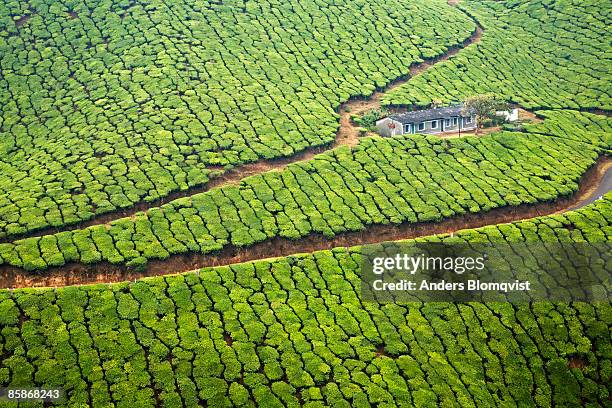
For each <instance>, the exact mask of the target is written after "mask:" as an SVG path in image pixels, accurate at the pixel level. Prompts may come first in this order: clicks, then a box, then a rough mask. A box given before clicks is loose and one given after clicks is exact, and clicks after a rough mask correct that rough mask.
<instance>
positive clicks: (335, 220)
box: [0, 111, 612, 270]
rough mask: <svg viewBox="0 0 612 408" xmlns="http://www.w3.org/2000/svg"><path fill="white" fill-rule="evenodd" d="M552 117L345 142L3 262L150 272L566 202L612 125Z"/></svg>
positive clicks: (0, 249)
mask: <svg viewBox="0 0 612 408" xmlns="http://www.w3.org/2000/svg"><path fill="white" fill-rule="evenodd" d="M548 114H550V116H551V118H550V119H547V120H545V121H544V122H542V123H541V124H538V125H533V126H531V127H529V128H528V129H529V130H528V131H526V132H507V131H506V132H500V133H497V134H493V135H490V136H489V137H486V138H466V139H449V140H441V139H439V138H437V137H435V136H417V137H415V136H413V135H408V136H405V137H404V138H395V139H381V138H371V139H363V140H362V142H361V143H360V144H359V145H358V146H357V147H356V148H354V149H352V150H349V149H348V148H340V149H336V150H333V151H331V152H330V153H326V154H321V155H319V156H317V157H316V158H315V159H313V160H311V161H306V162H303V163H298V164H294V165H291V166H289V167H288V168H287V169H285V170H283V171H276V172H268V173H264V174H262V175H257V176H253V177H249V178H246V179H244V180H243V181H242V182H241V183H240V185H239V186H227V187H222V188H218V189H213V190H211V191H209V192H205V193H201V194H196V195H193V196H191V197H188V198H181V199H178V200H175V201H173V202H171V203H169V204H166V205H164V206H162V207H160V208H152V209H150V210H148V211H147V212H146V213H139V214H137V215H136V216H135V217H131V218H123V219H118V220H116V221H113V222H112V223H111V224H110V225H98V226H93V227H88V228H86V229H83V230H75V231H66V232H61V233H59V234H55V235H46V236H43V237H40V238H39V237H36V238H27V239H25V240H19V241H15V242H14V243H6V244H0V265H2V263H4V264H8V265H12V266H17V267H22V268H25V269H26V270H45V269H47V268H48V267H50V266H61V265H64V264H65V263H70V262H80V263H85V264H95V263H98V262H100V261H105V262H110V263H113V264H125V265H127V266H129V267H133V268H136V269H142V268H144V267H145V264H146V262H147V260H149V259H167V258H169V257H170V256H171V255H175V254H183V253H186V252H199V253H203V254H207V253H211V252H213V251H217V250H220V249H222V248H224V247H226V246H229V245H232V246H235V247H248V246H250V245H252V244H254V243H257V242H261V241H264V240H268V239H271V238H274V237H282V238H289V239H294V240H298V239H300V238H304V237H306V236H307V235H309V234H313V233H314V234H322V235H324V236H326V237H333V236H335V235H337V234H341V233H343V232H350V231H361V230H365V229H366V228H367V226H369V225H373V224H401V223H417V222H420V223H423V222H436V221H441V220H443V219H447V218H449V217H453V216H460V215H462V214H465V213H478V212H483V211H488V210H491V209H493V208H498V207H505V206H518V205H520V204H534V203H538V202H550V201H554V200H555V199H558V198H559V197H564V196H569V195H571V194H572V193H574V192H575V191H576V190H577V189H578V180H579V179H580V177H581V176H582V174H583V173H584V172H585V171H586V170H587V169H588V168H589V167H590V166H592V165H593V164H594V163H595V160H596V159H597V158H598V157H599V156H600V155H603V154H604V153H606V152H607V151H609V149H610V146H611V145H610V143H611V142H612V132H611V131H610V129H611V126H612V122H611V121H610V120H609V119H607V118H605V117H602V116H598V115H591V114H580V113H578V112H568V111H559V112H550V113H548ZM568 123H569V125H567V124H568ZM566 126H568V127H569V128H568V127H566ZM569 131H571V133H570V132H569ZM567 134H569V136H567ZM449 175H451V176H449Z"/></svg>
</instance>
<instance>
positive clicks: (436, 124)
mask: <svg viewBox="0 0 612 408" xmlns="http://www.w3.org/2000/svg"><path fill="white" fill-rule="evenodd" d="M431 128H432V129H437V128H438V121H437V120H432V121H431Z"/></svg>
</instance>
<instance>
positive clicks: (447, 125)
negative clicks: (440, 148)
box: [444, 119, 451, 127]
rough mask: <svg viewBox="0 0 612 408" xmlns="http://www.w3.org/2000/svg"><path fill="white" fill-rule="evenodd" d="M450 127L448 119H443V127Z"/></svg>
mask: <svg viewBox="0 0 612 408" xmlns="http://www.w3.org/2000/svg"><path fill="white" fill-rule="evenodd" d="M450 125H451V120H450V119H444V126H446V127H449V126H450Z"/></svg>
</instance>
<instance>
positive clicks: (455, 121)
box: [453, 118, 459, 126]
mask: <svg viewBox="0 0 612 408" xmlns="http://www.w3.org/2000/svg"><path fill="white" fill-rule="evenodd" d="M457 122H459V121H458V120H457V118H453V126H457Z"/></svg>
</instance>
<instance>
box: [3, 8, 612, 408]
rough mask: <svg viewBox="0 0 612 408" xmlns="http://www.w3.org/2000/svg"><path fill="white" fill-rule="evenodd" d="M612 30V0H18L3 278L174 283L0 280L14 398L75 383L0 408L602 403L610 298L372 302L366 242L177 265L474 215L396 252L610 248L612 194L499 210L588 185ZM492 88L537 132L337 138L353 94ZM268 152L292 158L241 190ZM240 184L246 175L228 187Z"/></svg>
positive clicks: (605, 158)
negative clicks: (439, 247)
mask: <svg viewBox="0 0 612 408" xmlns="http://www.w3.org/2000/svg"><path fill="white" fill-rule="evenodd" d="M611 15H612V8H611V7H610V4H609V2H606V1H605V0H604V1H602V0H458V1H457V0H448V1H447V0H425V1H424V0H299V1H295V0H294V1H289V0H175V1H164V0H147V1H140V0H88V1H81V2H79V1H73V0H70V1H68V0H5V1H3V2H1V4H0V281H2V283H5V282H7V281H9V280H10V276H12V275H15V276H18V277H24V278H33V279H37V278H41V279H42V278H45V279H47V278H49V279H52V278H53V277H54V276H56V275H54V274H60V275H61V274H62V273H64V272H66V273H67V272H70V271H72V269H71V268H73V267H74V268H75V270H77V269H79V268H80V267H82V266H84V267H83V269H85V270H87V271H90V270H91V271H95V270H105V268H108V269H113V270H120V271H121V272H122V273H123V272H125V275H123V276H129V277H131V278H133V277H134V276H133V275H131V274H134V273H136V272H138V273H142V274H147V273H149V274H151V273H152V272H151V270H152V269H153V268H152V267H151V266H152V264H153V267H155V268H163V269H164V271H166V272H167V275H164V276H158V277H148V278H144V279H139V280H135V281H134V280H133V279H132V281H131V282H125V283H101V284H98V285H83V286H65V287H58V288H53V287H46V288H13V289H0V388H2V387H43V386H44V387H62V388H63V389H64V390H65V391H66V398H65V399H64V400H63V401H61V402H58V403H53V404H52V403H48V402H45V403H43V402H23V403H19V405H17V404H16V403H14V402H12V403H11V402H8V403H7V402H5V401H2V400H1V399H0V404H2V405H3V406H4V405H6V406H12V407H17V406H19V407H43V406H52V405H53V406H55V405H58V406H67V407H68V406H69V407H88V406H92V407H113V406H116V407H128V408H138V407H151V406H163V407H172V408H173V407H196V406H210V407H229V406H242V407H255V406H257V407H259V406H261V407H310V408H314V407H326V406H333V407H347V408H348V407H371V406H373V407H379V408H388V407H389V408H390V407H396V406H401V407H414V406H416V407H432V408H433V407H455V406H465V407H487V408H488V407H493V406H504V407H515V406H520V407H530V406H537V407H549V406H560V407H575V406H587V407H599V406H610V401H612V394H611V387H610V384H611V383H612V381H611V380H612V342H611V336H610V333H611V332H610V328H611V327H612V307H611V306H612V305H611V303H610V302H609V301H607V302H606V301H599V302H590V303H587V302H578V301H572V302H558V301H550V299H547V300H546V301H541V302H533V303H510V302H505V303H502V302H474V301H472V302H446V303H443V302H395V303H375V302H373V301H371V300H367V299H366V297H365V296H364V295H363V294H362V292H361V285H362V283H363V282H362V279H361V276H360V265H361V261H362V260H363V258H364V256H366V253H367V251H368V250H370V249H372V248H373V247H372V246H365V245H362V246H359V245H357V243H355V244H354V246H353V244H351V247H341V248H335V249H333V250H329V251H317V252H310V253H300V254H296V255H292V256H287V257H278V258H267V256H266V257H264V256H261V257H257V259H258V260H255V261H252V262H248V263H239V264H230V265H225V266H218V267H210V268H204V269H199V270H194V271H189V272H187V271H185V270H176V269H179V267H178V266H174V267H173V265H177V264H179V263H180V262H178V261H179V260H180V259H182V258H181V256H182V255H185V257H184V258H188V257H189V256H191V255H196V254H197V255H198V256H199V258H198V259H200V258H206V259H208V257H210V258H211V259H215V258H213V257H215V256H216V255H219V254H222V253H225V252H228V253H229V252H232V251H234V250H235V252H236V253H240V252H241V251H247V250H249V249H254V250H255V249H256V248H257V246H256V244H258V243H264V245H267V244H271V245H272V244H274V243H275V242H281V241H282V242H289V240H291V242H290V243H291V244H292V245H293V244H295V247H298V246H299V248H301V249H302V251H305V250H306V249H307V248H308V247H303V245H302V243H303V242H309V240H320V241H326V240H330V239H332V238H335V237H339V236H342V234H345V235H344V236H345V237H346V236H358V235H359V234H353V235H346V234H347V233H351V232H355V233H363V234H367V233H368V232H370V233H373V231H372V230H371V228H373V227H376V228H375V229H374V231H377V230H383V229H389V230H393V228H394V227H396V226H400V225H401V226H402V227H407V228H415V229H418V228H420V227H423V228H425V231H429V230H427V229H426V228H428V227H430V226H440V225H441V224H439V223H440V222H443V221H449V220H450V221H451V222H457V225H459V223H460V222H461V220H462V219H465V218H470V217H471V218H474V217H480V216H481V215H482V216H483V219H493V221H492V222H491V224H492V225H489V226H487V227H483V228H478V229H464V230H462V231H459V232H457V233H454V234H451V235H436V236H427V237H423V238H420V239H419V240H412V241H407V242H409V243H414V242H443V243H452V242H454V243H467V244H469V245H477V244H480V243H529V245H530V247H531V244H533V245H534V247H537V249H534V250H533V253H532V255H534V256H535V257H536V258H538V256H540V255H541V259H542V260H546V259H556V258H555V254H554V253H552V252H551V253H543V252H542V251H548V248H549V247H548V246H547V245H548V244H553V243H581V244H598V245H599V244H602V243H606V244H609V243H610V239H611V236H612V228H611V224H612V222H611V221H612V193H608V194H607V195H605V196H604V197H603V198H601V199H599V200H596V201H595V202H593V203H591V204H589V205H587V206H585V207H583V208H581V209H579V210H576V211H569V212H567V211H566V212H563V213H561V214H557V215H551V216H540V217H537V218H532V219H528V220H523V221H519V222H515V223H511V224H497V225H495V224H496V223H499V222H500V221H499V220H498V219H496V218H495V219H494V218H493V216H494V215H495V214H499V213H502V212H503V213H504V214H506V213H508V214H522V213H521V212H520V211H522V210H526V209H527V210H530V211H531V210H533V212H535V209H539V208H549V209H550V208H553V207H554V206H558V205H560V203H567V202H569V200H570V199H571V198H572V197H574V196H575V194H576V193H577V192H578V191H579V190H580V191H584V190H585V189H586V188H587V187H591V188H593V187H599V186H594V185H592V184H589V185H585V180H586V181H592V179H593V178H592V177H591V178H589V177H586V178H585V177H584V176H585V174H586V173H587V172H588V171H589V169H593V167H594V166H595V165H596V164H597V163H599V164H600V165H601V164H602V163H604V162H605V163H607V164H609V160H610V154H611V153H612V118H610V111H611V109H612V103H611V100H612V99H611V92H610V83H612V69H611V67H612V56H611V55H612V54H611V53H610V44H611V40H612V38H611V35H610V29H609V26H610V21H611V19H610V16H611ZM472 41H474V43H472V44H470V43H471V42H472ZM468 44H470V45H468ZM459 49H460V51H458V50H459ZM450 50H453V52H455V51H458V52H457V53H456V54H454V55H452V56H451V57H450V58H448V59H445V58H442V57H443V56H446V57H448V56H449V51H450ZM440 58H442V61H439V59H440ZM432 60H434V61H433V62H435V63H433V62H432ZM436 61H438V62H436ZM419 63H423V64H422V65H421V67H424V68H426V69H423V70H422V72H421V71H420V73H419V75H417V76H415V77H412V78H410V79H409V80H408V76H409V74H410V73H414V72H416V71H415V65H416V64H419ZM417 71H418V70H417ZM398 80H399V81H400V82H402V81H403V80H406V81H405V82H403V83H402V84H401V85H399V86H397V85H398V84H397V82H394V81H398ZM392 83H393V84H394V85H393V87H390V88H389V89H390V90H389V91H388V92H386V93H385V94H384V95H382V96H381V93H375V91H381V90H383V89H384V88H385V87H387V86H389V85H390V84H392ZM483 93H494V94H496V95H497V96H499V97H500V98H501V99H504V100H505V101H507V102H513V103H515V104H517V105H519V106H520V107H522V108H525V109H527V110H529V111H530V112H531V114H533V118H532V120H530V121H527V122H522V121H519V122H515V123H512V124H506V125H503V126H501V127H500V129H496V130H495V131H492V132H484V133H485V134H484V135H482V136H467V137H466V136H465V135H463V137H461V138H441V137H438V136H426V135H405V136H397V137H392V138H381V137H378V136H365V135H363V134H362V135H361V136H363V137H362V138H360V139H359V140H358V143H357V140H355V141H354V143H351V147H349V146H340V147H335V148H333V149H332V148H331V147H332V146H336V144H334V142H335V141H336V137H337V135H338V134H340V135H341V134H342V132H338V131H339V129H341V126H346V124H345V123H343V122H342V120H344V119H346V118H347V117H349V116H350V115H351V114H352V113H354V112H353V111H350V109H348V107H349V106H355V105H359V104H361V105H359V106H366V107H368V108H369V107H370V106H369V104H371V105H372V108H373V109H380V107H381V106H380V103H379V102H382V105H386V106H387V107H388V108H390V109H395V108H397V107H398V106H401V107H409V108H419V107H428V106H430V105H433V104H439V103H446V102H458V101H463V100H465V99H466V98H467V97H469V96H473V95H477V94H483ZM372 95H373V96H372ZM379 97H380V98H379ZM359 98H364V100H360V99H359ZM365 98H367V99H365ZM354 99H359V100H357V101H356V100H354ZM349 100H352V103H354V104H355V105H347V104H345V102H347V101H349ZM363 112H366V110H364V111H363ZM523 112H524V111H523ZM529 116H532V115H529ZM341 119H342V120H341ZM339 120H340V122H341V123H340V124H339ZM350 126H352V125H350ZM351 129H352V130H356V133H359V131H358V129H357V125H355V126H354V127H352V128H351ZM363 133H365V131H364V132H363ZM355 138H356V137H355ZM354 144H356V145H355V146H353V145H354ZM324 150H325V151H324ZM319 151H324V152H323V153H321V154H317V155H316V156H314V158H312V159H308V160H303V161H296V160H297V159H298V158H301V157H303V156H299V155H297V154H298V153H304V154H308V155H307V156H306V157H311V155H314V152H319ZM283 158H284V159H286V160H280V159H283ZM288 160H292V161H296V162H295V163H293V164H290V165H287V166H286V165H285V164H286V162H287V161H288ZM263 161H265V166H272V165H273V166H277V165H278V167H279V168H278V169H275V170H273V171H266V172H259V174H255V175H251V176H249V177H244V178H242V174H243V173H240V169H241V166H244V165H246V164H250V166H247V167H248V168H251V167H252V168H256V169H258V168H259V166H260V165H261V164H262V162H263ZM265 166H263V167H265ZM266 168H267V167H266ZM228 171H233V172H234V173H236V174H239V175H240V177H241V179H240V180H239V181H238V182H236V183H223V184H221V183H219V185H217V184H215V186H216V187H215V188H211V186H212V184H210V182H211V180H213V179H214V178H215V177H218V176H221V175H222V174H227V173H226V172H228ZM232 174H233V173H232ZM249 174H250V173H249ZM589 174H590V175H593V173H589ZM237 178H238V177H237ZM223 180H225V179H223ZM217 181H218V180H217ZM581 182H582V185H581ZM196 190H197V191H196ZM204 190H206V191H204ZM593 190H595V189H594V188H593ZM179 191H180V192H183V194H184V195H185V196H186V197H184V198H179V199H174V198H175V197H176V196H177V194H173V193H176V192H179ZM202 191H204V192H202ZM598 195H599V194H598ZM141 208H146V210H144V211H141V212H137V213H135V214H134V212H135V211H136V210H139V209H141ZM554 208H559V207H554ZM128 210H129V211H130V212H124V211H128ZM493 210H495V211H493ZM102 214H106V217H108V218H109V219H111V218H112V221H110V222H106V221H104V222H103V221H102V219H101V218H99V216H101V215H102ZM132 214H133V215H132ZM462 217H463V218H462ZM85 221H89V222H88V224H87V225H89V226H87V225H83V224H82V223H83V222H85ZM92 224H94V225H92ZM442 225H444V224H442ZM369 229H370V230H369ZM49 232H51V233H49ZM428 233H430V232H428ZM275 240H278V241H275ZM542 243H544V245H538V244H542ZM304 248H306V249H304ZM308 251H312V249H308ZM530 251H531V249H530ZM254 252H255V251H254ZM606 256H607V255H606V254H603V256H602V257H601V259H599V260H595V261H594V262H598V265H599V266H601V264H602V263H603V264H604V267H605V268H609V257H608V258H606ZM516 257H520V254H516ZM262 258H266V259H262ZM538 259H539V258H538ZM153 261H155V262H153ZM175 261H176V262H175ZM605 262H607V264H606V263H605ZM533 263H536V264H539V262H533ZM533 263H532V264H533ZM75 264H76V267H75V266H74V265H75ZM109 264H110V265H111V266H110V267H109ZM201 265H202V264H200V265H199V266H201ZM214 265H216V264H214ZM166 266H167V270H166ZM182 269H187V267H184V268H182ZM191 269H195V267H191ZM79 277H80V276H76V277H75V278H76V280H79ZM17 281H18V280H17V279H16V280H15V282H17ZM23 281H27V279H24V280H23ZM105 282H108V281H107V280H105ZM607 284H608V287H609V282H607ZM0 286H2V285H0ZM559 287H560V285H559V286H555V285H551V287H550V291H555V290H558V289H559Z"/></svg>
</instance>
